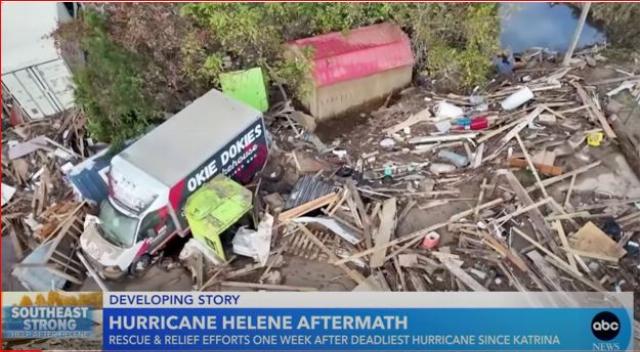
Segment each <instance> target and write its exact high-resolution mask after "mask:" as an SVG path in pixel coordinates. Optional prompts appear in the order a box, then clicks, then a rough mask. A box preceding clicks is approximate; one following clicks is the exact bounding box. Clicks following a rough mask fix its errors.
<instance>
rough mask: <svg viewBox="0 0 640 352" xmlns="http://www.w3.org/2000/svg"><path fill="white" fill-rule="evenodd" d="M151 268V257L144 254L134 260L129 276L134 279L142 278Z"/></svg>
mask: <svg viewBox="0 0 640 352" xmlns="http://www.w3.org/2000/svg"><path fill="white" fill-rule="evenodd" d="M150 267H151V255H149V254H144V255H142V256H140V257H139V258H138V259H136V260H134V261H133V263H131V265H130V266H129V274H131V275H132V276H134V277H142V276H144V274H145V273H146V272H147V271H148V270H149V268H150Z"/></svg>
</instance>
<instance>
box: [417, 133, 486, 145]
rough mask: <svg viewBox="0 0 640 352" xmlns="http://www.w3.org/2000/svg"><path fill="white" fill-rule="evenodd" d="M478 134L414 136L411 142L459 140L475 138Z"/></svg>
mask: <svg viewBox="0 0 640 352" xmlns="http://www.w3.org/2000/svg"><path fill="white" fill-rule="evenodd" d="M477 135H478V134H477V133H461V134H448V135H444V136H429V137H413V138H411V139H410V140H409V143H410V144H423V143H436V142H448V141H457V140H461V139H472V138H475V137H476V136H477Z"/></svg>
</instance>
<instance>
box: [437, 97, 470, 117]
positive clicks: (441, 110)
mask: <svg viewBox="0 0 640 352" xmlns="http://www.w3.org/2000/svg"><path fill="white" fill-rule="evenodd" d="M435 114H436V117H440V118H446V119H455V118H456V117H460V116H462V115H463V114H464V110H462V109H461V108H459V107H457V106H456V105H453V104H451V103H447V102H446V101H441V102H439V103H438V105H437V107H436V111H435Z"/></svg>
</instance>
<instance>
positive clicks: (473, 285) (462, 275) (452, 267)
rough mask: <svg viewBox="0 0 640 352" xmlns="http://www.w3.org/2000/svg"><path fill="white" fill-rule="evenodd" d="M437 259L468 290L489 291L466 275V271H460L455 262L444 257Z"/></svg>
mask: <svg viewBox="0 0 640 352" xmlns="http://www.w3.org/2000/svg"><path fill="white" fill-rule="evenodd" d="M438 259H439V260H440V262H442V264H444V266H445V267H446V268H447V270H449V272H450V273H451V274H453V275H454V276H455V277H457V278H458V279H459V280H460V281H462V282H463V283H464V284H465V285H466V286H467V287H469V288H470V289H472V290H474V291H478V292H486V291H489V290H487V288H486V287H484V286H482V285H481V284H480V283H479V282H478V281H476V280H475V279H474V278H473V277H471V275H469V274H467V272H466V271H464V270H462V268H461V267H459V266H458V265H457V263H456V262H455V260H453V259H451V258H444V257H439V258H438Z"/></svg>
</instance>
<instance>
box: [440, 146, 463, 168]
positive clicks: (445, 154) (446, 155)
mask: <svg viewBox="0 0 640 352" xmlns="http://www.w3.org/2000/svg"><path fill="white" fill-rule="evenodd" d="M438 158H440V159H443V160H446V161H450V162H451V163H453V164H454V165H455V166H457V167H465V166H467V165H468V164H469V159H467V157H465V156H462V155H460V154H456V153H454V152H452V151H450V150H446V149H442V150H440V151H439V152H438Z"/></svg>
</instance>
